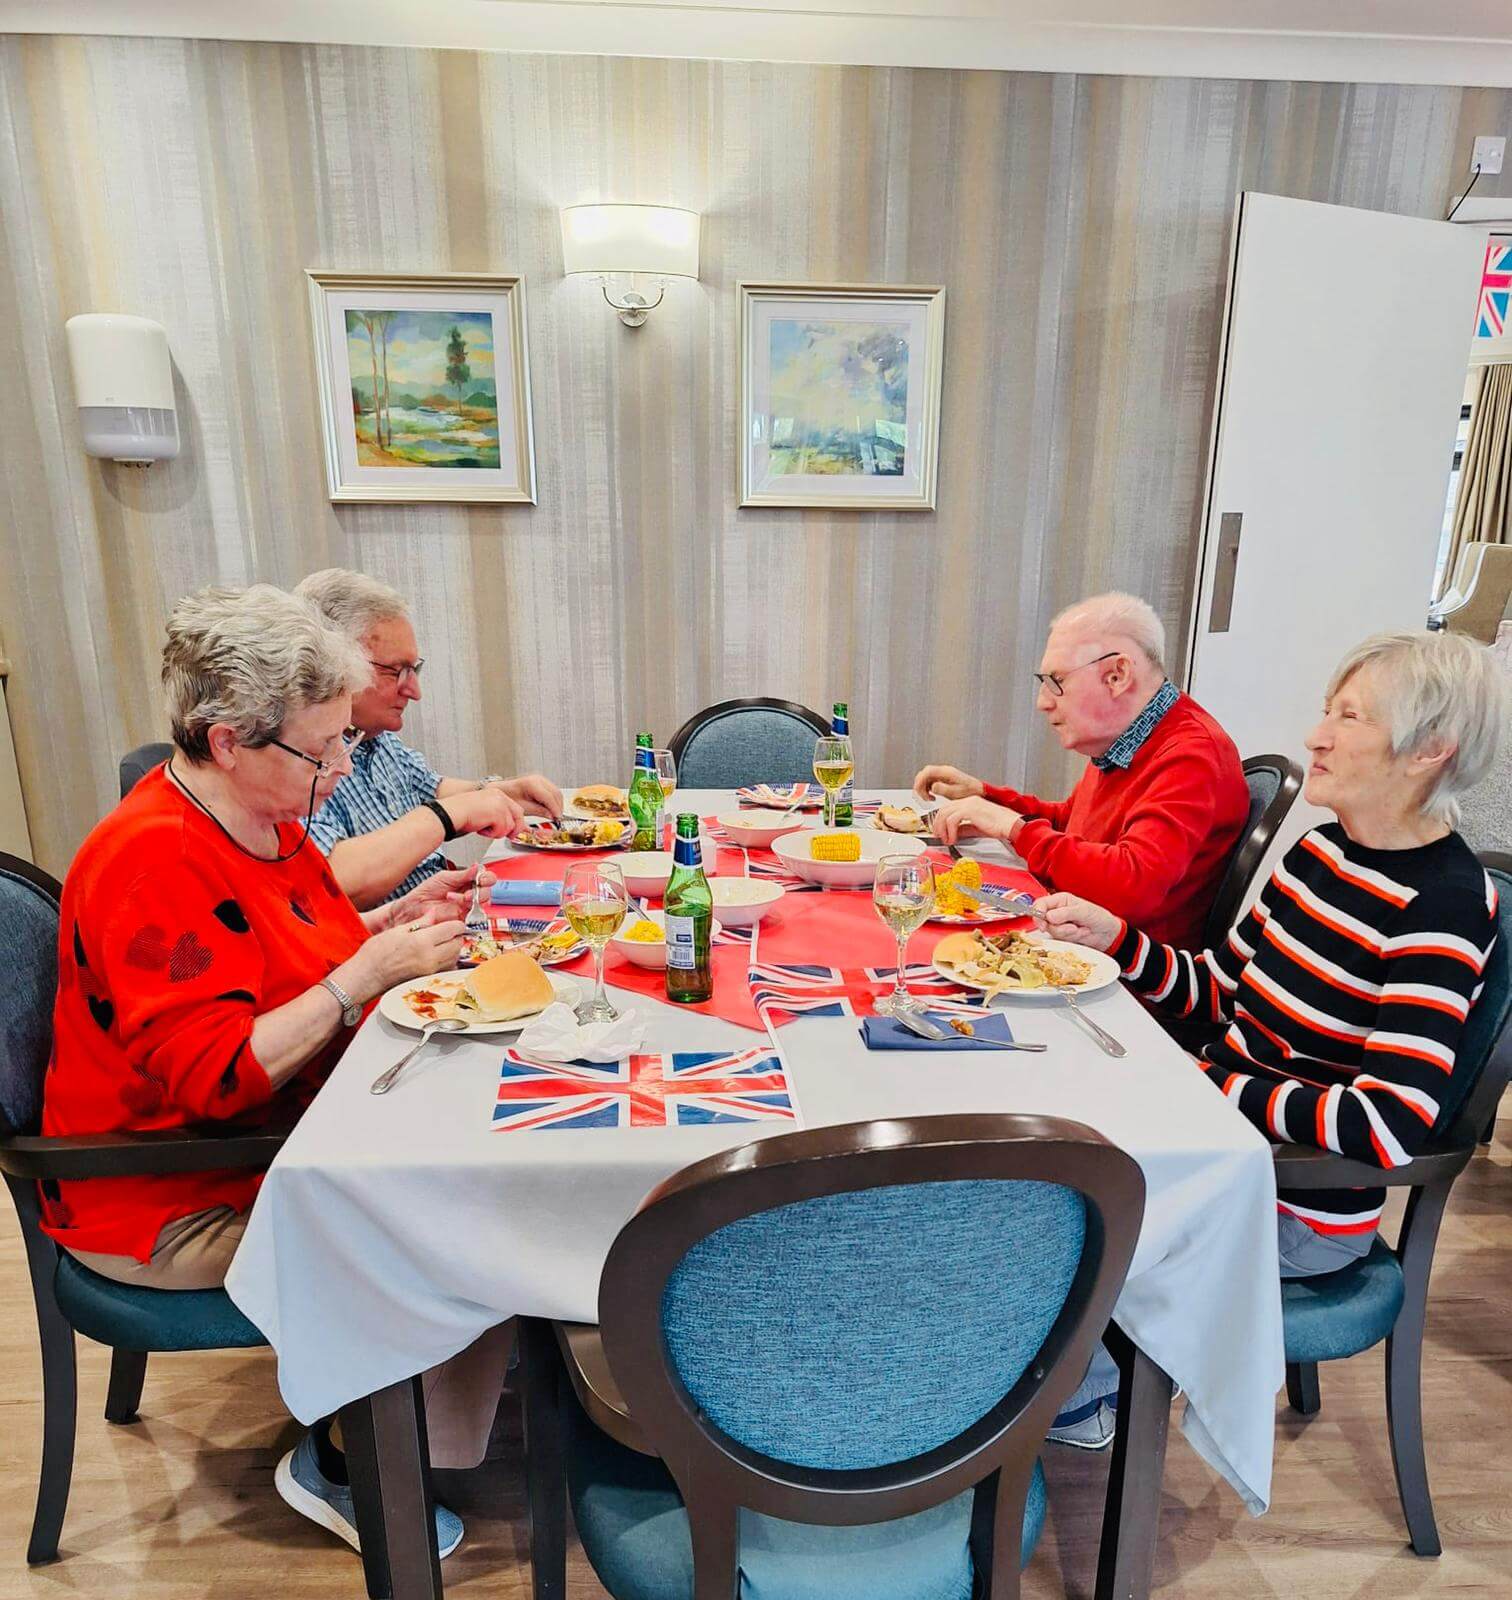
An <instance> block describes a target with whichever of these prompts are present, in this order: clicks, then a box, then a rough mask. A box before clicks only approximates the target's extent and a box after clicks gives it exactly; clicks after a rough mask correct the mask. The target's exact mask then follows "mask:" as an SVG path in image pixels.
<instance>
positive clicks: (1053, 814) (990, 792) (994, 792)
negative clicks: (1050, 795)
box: [982, 783, 1071, 832]
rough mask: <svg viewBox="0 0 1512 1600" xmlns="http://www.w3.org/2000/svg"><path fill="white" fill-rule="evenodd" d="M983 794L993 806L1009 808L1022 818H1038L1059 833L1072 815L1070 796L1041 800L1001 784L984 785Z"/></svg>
mask: <svg viewBox="0 0 1512 1600" xmlns="http://www.w3.org/2000/svg"><path fill="white" fill-rule="evenodd" d="M982 793H983V795H984V796H985V797H986V798H987V799H988V800H990V801H991V802H992V803H993V805H995V806H1007V807H1008V809H1009V810H1010V811H1017V812H1018V814H1019V815H1020V816H1021V817H1037V818H1039V819H1040V820H1041V821H1044V822H1047V823H1049V824H1050V826H1051V827H1052V828H1054V829H1055V830H1056V831H1057V832H1059V831H1060V830H1061V829H1062V828H1064V827H1065V826H1066V818H1067V817H1069V816H1070V815H1071V800H1070V797H1069V796H1068V797H1067V798H1066V799H1064V800H1041V799H1040V798H1039V797H1038V796H1037V795H1032V794H1020V793H1019V792H1018V790H1017V789H1009V788H1007V787H1005V786H1004V785H1003V784H1000V783H984V784H983V785H982Z"/></svg>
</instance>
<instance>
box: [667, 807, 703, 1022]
mask: <svg viewBox="0 0 1512 1600" xmlns="http://www.w3.org/2000/svg"><path fill="white" fill-rule="evenodd" d="M662 905H663V907H664V908H665V916H666V924H667V998H668V999H669V1000H676V1001H679V1002H680V1003H682V1004H685V1005H696V1004H697V1003H698V1002H699V1001H700V1000H707V999H708V998H709V996H710V995H712V994H713V993H714V968H713V966H712V964H711V961H710V956H709V940H710V938H711V936H712V934H713V932H714V896H713V894H712V893H711V892H710V890H709V880H708V879H707V878H706V877H704V871H703V853H702V850H701V849H700V846H699V842H698V818H697V817H696V816H695V815H694V814H693V812H691V811H684V812H681V813H679V815H678V818H677V843H676V844H675V845H674V846H673V849H672V876H671V877H670V878H669V879H668V880H667V893H666V895H665V897H664V898H663V900H662Z"/></svg>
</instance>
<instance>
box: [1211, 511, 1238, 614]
mask: <svg viewBox="0 0 1512 1600" xmlns="http://www.w3.org/2000/svg"><path fill="white" fill-rule="evenodd" d="M1243 526H1244V513H1243V512H1242V511H1225V512H1224V513H1223V515H1222V516H1221V517H1219V519H1218V557H1217V560H1216V562H1215V564H1214V567H1213V604H1212V606H1211V608H1210V609H1209V611H1208V632H1209V633H1227V632H1228V630H1229V619H1230V617H1231V616H1232V615H1233V611H1234V579H1235V576H1236V575H1237V573H1238V570H1239V535H1240V532H1241V530H1242V529H1243Z"/></svg>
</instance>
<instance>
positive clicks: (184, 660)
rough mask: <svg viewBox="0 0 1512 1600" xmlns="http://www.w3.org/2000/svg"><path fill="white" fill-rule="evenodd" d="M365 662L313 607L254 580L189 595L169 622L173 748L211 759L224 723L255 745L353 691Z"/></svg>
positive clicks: (166, 653)
mask: <svg viewBox="0 0 1512 1600" xmlns="http://www.w3.org/2000/svg"><path fill="white" fill-rule="evenodd" d="M371 675H372V674H371V669H370V668H369V666H368V663H367V658H366V657H365V656H364V655H363V653H362V652H361V651H360V650H359V649H358V648H357V646H356V645H355V644H353V642H352V641H351V640H350V639H348V638H347V637H346V636H345V635H344V634H341V633H338V632H337V631H336V630H335V629H334V628H332V627H330V626H328V625H327V623H326V622H325V621H324V620H323V619H322V618H321V616H320V613H319V612H317V611H316V610H315V608H314V607H313V606H312V605H310V603H309V602H308V601H306V600H302V599H300V598H299V597H298V596H296V595H292V594H290V593H288V591H287V590H284V589H275V588H274V587H273V585H272V584H270V583H254V584H253V585H252V586H251V587H250V588H247V589H217V588H210V589H200V590H199V591H197V592H196V593H194V594H186V595H185V596H184V597H183V599H181V600H180V601H179V602H178V603H177V605H175V606H174V608H173V611H172V613H171V614H170V616H169V618H168V642H167V644H166V645H164V646H163V692H164V698H165V699H166V701H167V706H168V720H169V724H170V726H171V727H172V730H173V742H174V744H176V745H177V746H178V748H179V749H180V750H182V751H183V752H184V754H185V755H186V756H188V758H189V759H190V760H191V761H205V760H208V759H209V756H210V729H211V728H212V727H213V726H214V725H215V724H216V723H218V722H220V723H225V724H227V725H228V726H230V727H231V728H234V729H235V730H236V737H237V740H238V741H239V742H240V743H241V744H244V745H249V746H251V747H252V748H254V749H255V748H257V747H258V746H261V745H266V744H268V743H269V742H270V741H271V740H273V739H276V738H277V737H278V731H279V729H280V728H282V727H283V725H284V723H285V721H286V720H287V719H288V717H289V715H290V713H291V712H295V711H300V710H303V709H304V708H305V707H306V706H318V705H324V704H326V702H327V701H330V700H334V699H336V698H337V696H338V695H343V694H355V693H356V692H357V691H358V690H359V689H362V688H364V687H365V686H366V684H367V682H368V680H369V678H370V677H371Z"/></svg>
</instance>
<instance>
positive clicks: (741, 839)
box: [714, 811, 803, 850]
mask: <svg viewBox="0 0 1512 1600" xmlns="http://www.w3.org/2000/svg"><path fill="white" fill-rule="evenodd" d="M714 820H715V822H717V823H718V824H719V826H720V827H721V828H723V829H724V831H725V832H726V833H727V834H729V836H730V840H731V842H732V843H733V844H738V845H740V846H741V847H742V848H743V849H746V850H764V849H765V848H766V847H767V846H768V845H769V844H771V842H772V840H773V839H777V838H780V837H781V836H782V835H783V834H784V833H792V832H793V831H794V830H795V829H798V828H801V827H802V826H803V818H802V817H801V816H800V815H799V814H798V813H797V812H796V811H794V812H793V813H792V814H791V815H789V816H783V814H782V813H781V812H780V811H737V812H733V813H731V815H730V816H728V817H715V819H714Z"/></svg>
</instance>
